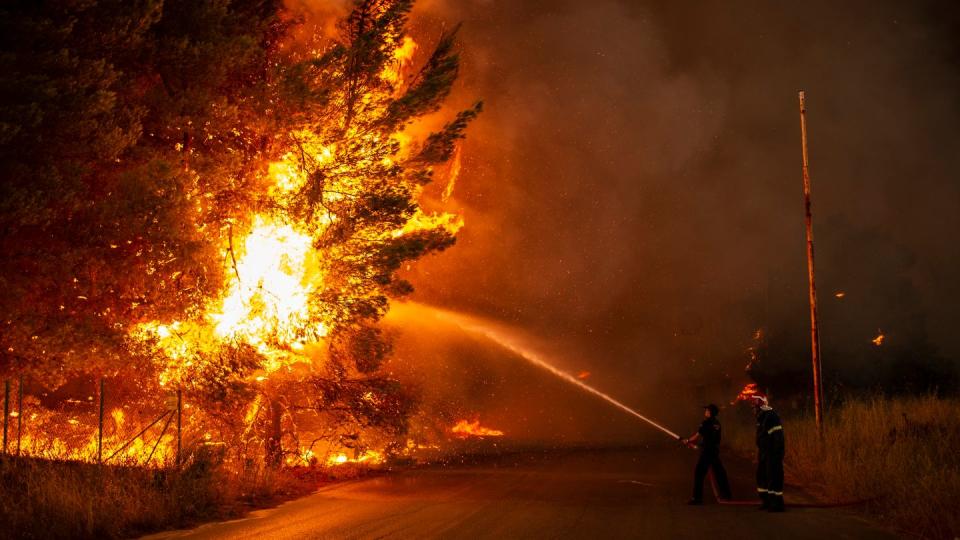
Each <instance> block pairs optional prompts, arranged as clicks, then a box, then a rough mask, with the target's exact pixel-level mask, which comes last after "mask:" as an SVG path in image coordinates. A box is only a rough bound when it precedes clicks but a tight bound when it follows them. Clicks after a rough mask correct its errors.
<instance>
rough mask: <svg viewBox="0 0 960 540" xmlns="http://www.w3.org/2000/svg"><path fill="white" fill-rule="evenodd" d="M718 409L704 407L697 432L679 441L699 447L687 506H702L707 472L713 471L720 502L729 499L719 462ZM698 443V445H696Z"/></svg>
mask: <svg viewBox="0 0 960 540" xmlns="http://www.w3.org/2000/svg"><path fill="white" fill-rule="evenodd" d="M719 414H720V409H719V408H717V406H716V405H714V404H712V403H711V404H710V405H704V406H703V417H704V420H703V422H702V423H701V424H700V427H699V428H698V429H697V432H696V433H694V434H693V435H691V436H690V437H689V438H686V439H681V441H680V442H681V443H683V444H684V445H686V446H689V447H691V448H693V447H694V446H700V459H699V460H697V467H696V469H694V472H693V498H692V499H690V502H689V503H688V504H703V480H704V478H705V477H706V476H707V472H708V471H711V470H712V471H713V478H714V479H715V480H716V481H717V490H718V493H717V495H718V497H719V498H720V499H721V500H725V499H730V483H729V482H728V481H727V471H726V469H724V468H723V463H721V462H720V435H721V433H720V431H721V430H720V421H719V420H718V419H717V415H719ZM698 443H699V444H698Z"/></svg>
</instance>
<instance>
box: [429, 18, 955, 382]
mask: <svg viewBox="0 0 960 540" xmlns="http://www.w3.org/2000/svg"><path fill="white" fill-rule="evenodd" d="M415 21H416V22H417V24H418V29H419V32H420V33H421V34H422V36H425V37H426V41H429V36H431V35H433V34H435V33H436V32H437V28H439V27H440V24H441V22H446V24H447V25H448V26H449V25H450V24H451V23H455V22H458V21H463V22H464V23H465V24H464V27H463V30H462V33H461V41H462V42H463V44H464V47H463V49H464V60H465V62H464V70H463V71H464V73H463V80H462V82H461V84H460V86H459V88H458V90H457V94H456V96H455V98H456V99H457V100H458V101H459V103H460V104H463V105H465V104H467V103H469V102H470V101H471V100H472V99H474V98H477V97H480V98H482V99H484V100H485V102H486V105H487V107H486V112H485V113H484V115H483V117H482V118H481V119H480V120H479V121H478V122H477V123H476V125H475V126H474V127H473V128H472V129H471V131H470V133H469V137H468V140H467V141H466V143H465V145H464V149H463V152H464V154H463V155H464V169H463V174H462V176H461V177H460V179H459V181H458V184H457V191H456V196H455V201H454V206H459V207H461V208H462V210H463V212H464V214H465V216H466V220H467V226H466V228H465V229H464V230H463V231H462V232H461V237H460V240H459V243H458V245H457V246H456V247H455V248H454V249H452V250H450V251H449V252H446V253H444V254H442V255H440V256H438V257H435V258H433V259H432V260H430V261H428V262H427V263H425V264H421V265H420V266H419V267H418V268H417V269H415V270H414V272H415V274H414V279H415V284H416V285H417V287H418V293H417V298H418V299H420V300H422V301H425V302H428V303H435V304H440V305H443V306H445V307H450V308H455V309H464V310H468V311H471V312H474V313H479V314H482V315H484V316H489V317H495V318H498V319H500V320H504V321H510V322H513V323H516V324H518V325H520V326H522V327H523V328H525V329H527V330H528V331H529V332H530V333H532V334H534V335H537V336H540V337H541V338H542V339H543V340H544V341H545V342H546V343H547V344H553V345H554V347H555V348H556V349H558V350H560V351H561V352H562V353H564V356H566V357H567V358H575V359H576V360H575V362H574V363H576V364H577V365H578V366H580V365H583V366H586V368H588V369H591V370H592V371H594V372H595V373H596V374H597V375H596V376H597V380H598V383H599V384H604V385H607V387H612V388H614V389H615V390H616V391H618V392H620V393H621V395H628V396H629V395H633V396H634V399H637V400H642V399H643V398H644V394H645V393H646V389H648V388H650V387H651V386H652V385H653V384H664V383H668V382H671V381H675V380H679V379H683V380H687V381H690V382H692V383H693V385H694V386H697V385H704V386H708V387H709V386H713V384H714V383H715V382H716V381H718V380H723V379H724V376H725V375H727V376H729V378H730V379H731V380H734V381H736V380H738V379H740V378H742V367H743V364H744V363H745V362H746V359H747V355H746V352H745V350H746V348H747V347H749V346H751V345H752V344H753V342H752V340H751V336H752V334H753V332H754V330H756V329H758V328H763V329H764V330H765V336H766V337H765V338H764V339H765V340H766V344H767V347H768V349H767V351H766V356H765V357H764V358H763V359H762V361H763V362H765V364H766V367H765V368H764V369H766V371H767V372H777V373H781V374H782V373H787V374H793V373H796V374H801V375H803V374H806V373H807V363H808V355H809V343H808V334H807V332H808V327H807V325H808V321H807V316H808V314H807V307H806V266H805V264H806V263H805V259H804V236H803V234H804V233H803V221H802V205H801V203H802V201H801V184H800V163H799V162H800V159H799V158H800V155H799V154H800V152H799V120H798V113H797V102H796V100H797V96H796V93H797V90H799V89H804V90H806V91H807V95H808V107H809V122H810V138H811V140H810V146H811V160H812V175H813V182H814V211H815V232H816V237H817V242H818V244H817V249H818V252H817V253H818V269H819V276H820V282H819V286H820V295H819V296H820V301H821V312H822V319H823V321H822V322H823V329H822V335H823V352H824V364H825V367H826V370H827V385H828V387H836V386H837V385H839V384H841V383H844V384H851V383H853V384H863V385H876V384H883V383H884V381H885V380H888V379H889V378H890V374H891V373H894V372H896V370H897V369H898V368H897V366H898V365H901V366H907V367H905V368H903V369H910V368H909V365H910V363H911V362H912V361H914V360H916V359H918V358H920V359H922V360H923V361H926V359H930V358H938V357H942V358H954V359H955V358H957V357H958V356H960V339H958V338H957V337H956V334H955V332H954V331H953V325H954V323H955V321H957V320H958V315H960V313H958V307H957V306H958V302H957V301H958V300H960V288H958V285H957V282H956V280H955V279H954V276H956V275H958V270H960V258H958V253H960V252H958V250H957V249H956V248H955V240H954V238H953V236H954V233H955V231H957V230H960V217H958V212H957V210H958V209H960V185H958V182H957V179H956V178H957V177H956V173H957V171H958V170H960V167H958V159H960V158H958V156H960V152H958V150H960V148H958V146H960V144H958V143H960V139H958V137H957V135H956V133H955V129H956V128H955V126H956V125H957V120H958V108H957V104H958V101H957V89H958V84H957V83H958V80H957V79H958V76H957V70H956V67H957V63H956V60H957V58H958V56H957V42H956V40H955V38H954V34H955V32H953V30H955V29H956V28H957V21H958V17H957V15H956V13H955V10H952V9H949V8H941V7H938V6H937V5H935V4H923V3H905V2H890V3H878V2H853V3H850V2H847V3H843V5H836V4H835V3H831V2H804V3H783V2H719V1H716V2H695V3H691V2H622V1H614V0H606V1H597V2H574V1H551V2H534V1H529V0H526V1H513V0H511V1H501V0H474V1H466V2H443V1H440V0H430V1H424V2H422V3H421V4H420V7H419V11H418V12H417V16H416V17H415ZM421 40H423V38H421ZM839 291H843V292H845V293H846V294H845V296H844V298H842V299H838V298H836V297H835V293H837V292H839ZM879 331H882V332H883V333H884V334H885V335H886V340H885V342H884V344H883V345H882V346H881V347H877V346H876V345H874V344H873V343H872V342H871V340H872V339H873V338H874V337H876V336H877V334H878V333H879ZM651 374H655V375H654V376H653V377H651ZM651 381H653V382H651ZM731 384H732V383H731ZM794 384H795V382H794ZM700 393H701V394H703V393H704V392H700ZM721 393H722V392H721ZM706 395H708V396H714V395H717V394H716V393H711V391H706Z"/></svg>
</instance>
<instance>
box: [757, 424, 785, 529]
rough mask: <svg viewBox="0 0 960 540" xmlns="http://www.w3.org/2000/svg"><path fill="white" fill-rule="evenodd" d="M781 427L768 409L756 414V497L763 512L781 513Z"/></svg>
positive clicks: (782, 446) (782, 445)
mask: <svg viewBox="0 0 960 540" xmlns="http://www.w3.org/2000/svg"><path fill="white" fill-rule="evenodd" d="M783 454H784V439H783V424H781V423H780V416H779V415H778V414H777V412H776V411H774V410H773V409H771V408H770V407H761V408H760V409H759V410H758V412H757V493H759V495H760V500H761V501H762V502H763V508H767V509H770V510H775V511H778V510H783Z"/></svg>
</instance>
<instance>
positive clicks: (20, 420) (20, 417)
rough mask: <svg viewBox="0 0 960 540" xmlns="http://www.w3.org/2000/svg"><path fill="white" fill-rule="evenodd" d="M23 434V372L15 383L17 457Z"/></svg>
mask: <svg viewBox="0 0 960 540" xmlns="http://www.w3.org/2000/svg"><path fill="white" fill-rule="evenodd" d="M22 436H23V374H22V373H21V374H20V383H19V384H18V385H17V457H19V456H20V439H21V438H22Z"/></svg>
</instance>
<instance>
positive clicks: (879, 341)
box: [870, 330, 887, 347]
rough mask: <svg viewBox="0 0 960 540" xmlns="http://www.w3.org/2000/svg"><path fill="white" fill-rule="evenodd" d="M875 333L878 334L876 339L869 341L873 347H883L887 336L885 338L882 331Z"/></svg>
mask: <svg viewBox="0 0 960 540" xmlns="http://www.w3.org/2000/svg"><path fill="white" fill-rule="evenodd" d="M877 332H879V333H878V334H877V337H875V338H873V339H871V340H870V341H872V342H873V344H874V345H876V346H877V347H879V346H881V345H883V340H885V339H887V336H885V335H884V334H883V331H882V330H877Z"/></svg>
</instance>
